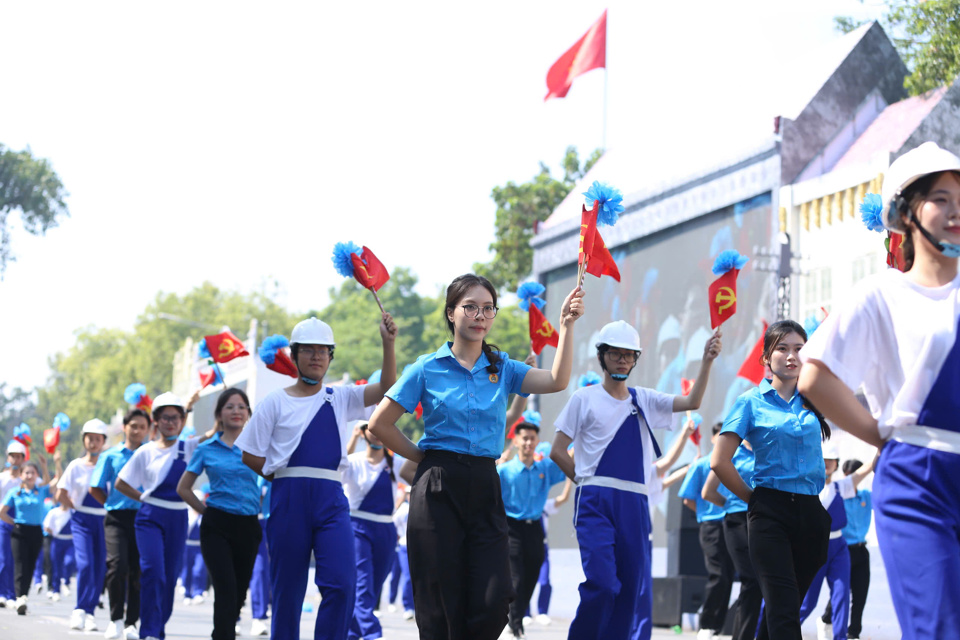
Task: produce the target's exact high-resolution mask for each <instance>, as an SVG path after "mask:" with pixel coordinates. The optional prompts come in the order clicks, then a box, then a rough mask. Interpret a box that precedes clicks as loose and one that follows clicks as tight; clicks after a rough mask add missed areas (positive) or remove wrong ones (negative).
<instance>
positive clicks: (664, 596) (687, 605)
mask: <svg viewBox="0 0 960 640" xmlns="http://www.w3.org/2000/svg"><path fill="white" fill-rule="evenodd" d="M706 590H707V579H706V578H702V577H700V576H676V577H674V578H654V579H653V625H654V626H655V627H673V626H675V625H678V624H680V623H681V621H682V616H683V614H684V613H696V612H697V611H699V610H700V607H701V606H703V599H704V596H705V593H706Z"/></svg>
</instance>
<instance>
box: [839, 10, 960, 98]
mask: <svg viewBox="0 0 960 640" xmlns="http://www.w3.org/2000/svg"><path fill="white" fill-rule="evenodd" d="M881 23H882V24H883V27H884V30H885V31H886V32H887V35H888V36H890V39H891V41H892V42H893V44H894V46H895V47H896V48H897V51H898V52H899V53H900V57H901V58H903V61H904V63H906V65H907V68H908V69H909V70H910V75H908V76H907V77H906V79H904V82H903V86H904V88H905V89H906V90H907V91H908V92H909V93H910V95H912V96H916V95H920V94H922V93H925V92H927V91H929V90H931V89H936V88H937V87H942V86H944V85H949V84H952V83H953V81H954V80H955V79H956V78H957V76H958V75H960V0H926V1H923V0H909V1H907V0H888V1H887V3H886V12H885V14H884V16H883V18H882V20H881ZM834 24H835V26H836V28H837V29H838V30H839V31H841V32H842V33H849V32H850V31H853V30H854V29H856V28H858V27H860V26H861V25H862V24H864V23H863V22H862V21H857V20H854V19H853V18H850V17H846V16H839V17H836V18H834Z"/></svg>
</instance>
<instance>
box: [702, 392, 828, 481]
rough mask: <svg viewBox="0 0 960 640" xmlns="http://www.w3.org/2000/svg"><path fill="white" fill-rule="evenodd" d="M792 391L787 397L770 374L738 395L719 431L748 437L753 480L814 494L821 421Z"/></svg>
mask: <svg viewBox="0 0 960 640" xmlns="http://www.w3.org/2000/svg"><path fill="white" fill-rule="evenodd" d="M802 405H803V399H802V398H801V396H800V394H799V393H798V392H796V391H794V394H793V397H792V398H790V401H789V402H787V401H785V400H784V399H783V398H781V397H780V395H779V394H778V393H777V390H776V389H774V388H773V386H772V385H771V384H770V381H769V380H761V381H760V384H759V385H758V386H757V387H755V388H753V389H750V390H749V391H747V392H745V393H743V394H741V395H740V397H739V398H737V401H736V402H735V403H734V405H733V408H732V409H730V413H728V414H727V419H726V420H724V421H723V428H722V429H721V430H720V432H721V433H735V434H737V435H738V436H740V437H741V438H742V439H744V440H749V441H750V444H751V445H752V446H753V452H754V454H756V464H755V467H754V484H755V485H756V486H758V487H767V488H769V489H777V490H778V491H788V492H790V493H799V494H803V495H810V496H815V495H817V494H819V493H820V491H822V490H823V485H824V483H825V478H826V469H825V468H824V465H823V449H822V447H821V444H820V421H819V420H817V416H816V415H814V413H813V412H812V411H810V410H809V409H804V408H803V406H802Z"/></svg>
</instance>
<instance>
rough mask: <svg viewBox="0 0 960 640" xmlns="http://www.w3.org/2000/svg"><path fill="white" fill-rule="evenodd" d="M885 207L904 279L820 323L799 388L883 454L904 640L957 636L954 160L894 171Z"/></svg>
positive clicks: (887, 281)
mask: <svg viewBox="0 0 960 640" xmlns="http://www.w3.org/2000/svg"><path fill="white" fill-rule="evenodd" d="M882 197H883V205H884V208H885V211H884V217H885V220H884V223H885V225H886V227H887V229H889V230H890V231H893V232H895V233H902V234H904V241H903V245H902V246H903V249H904V257H905V262H906V264H905V272H903V273H901V272H900V271H897V270H895V269H888V270H886V271H885V272H884V273H880V274H877V275H875V276H871V277H870V278H867V279H865V280H864V281H862V282H860V283H859V284H858V288H857V291H856V293H855V295H854V296H852V298H851V299H850V301H849V302H848V303H847V304H846V305H845V306H844V307H843V308H842V309H841V310H839V311H834V312H833V313H831V314H830V315H829V316H828V317H827V319H826V320H825V321H824V322H823V324H822V325H821V326H820V328H819V329H817V332H816V334H814V336H813V337H812V339H811V340H810V342H809V343H807V346H806V347H805V348H804V349H803V351H802V352H801V354H800V355H801V357H802V358H803V359H804V360H805V361H806V364H805V365H804V367H803V372H802V373H801V376H800V389H801V391H802V392H803V393H804V394H805V395H807V396H808V397H809V398H810V399H811V400H812V401H813V402H815V403H816V405H817V406H818V407H819V408H820V409H821V410H822V411H823V413H824V414H825V415H826V416H827V417H828V418H830V419H831V420H833V421H834V422H836V423H837V425H839V426H840V427H842V428H843V429H844V430H845V431H848V432H849V433H852V434H853V435H855V436H857V437H858V438H861V439H862V440H864V441H866V442H868V443H870V444H872V445H875V446H877V447H883V452H882V455H881V457H880V460H879V462H878V464H877V470H876V477H875V479H874V482H873V500H874V517H875V523H876V530H877V538H878V540H879V542H880V550H881V551H882V553H883V560H884V564H885V566H886V570H887V575H888V577H889V583H890V591H891V595H892V596H893V603H894V607H895V608H896V611H897V617H898V619H899V620H900V627H901V630H902V632H903V637H904V638H906V639H908V640H912V639H914V638H946V637H951V636H953V635H955V634H956V630H957V628H958V627H960V538H958V535H957V531H958V530H960V493H958V492H957V487H958V486H960V393H957V389H958V387H960V340H958V326H957V325H958V322H960V276H958V269H957V262H958V256H960V158H958V157H957V156H956V155H954V154H953V153H950V152H948V151H945V150H944V149H941V148H940V147H938V146H937V145H936V144H934V143H932V142H928V143H925V144H923V145H921V146H919V147H917V148H916V149H914V150H912V151H910V152H908V153H906V154H904V155H903V156H901V157H900V158H898V159H897V160H896V161H894V162H893V164H891V165H890V169H889V170H888V171H887V173H886V175H885V177H884V181H883V194H882ZM861 385H862V386H863V390H864V393H865V395H866V397H867V401H868V402H869V405H870V411H867V410H865V409H864V408H863V407H862V406H861V405H860V403H859V402H857V400H856V398H855V396H854V392H853V390H854V389H857V388H858V387H860V386H861Z"/></svg>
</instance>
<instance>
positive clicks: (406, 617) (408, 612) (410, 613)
mask: <svg viewBox="0 0 960 640" xmlns="http://www.w3.org/2000/svg"><path fill="white" fill-rule="evenodd" d="M403 619H404V620H413V611H412V610H411V609H407V610H406V611H404V612H403Z"/></svg>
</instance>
